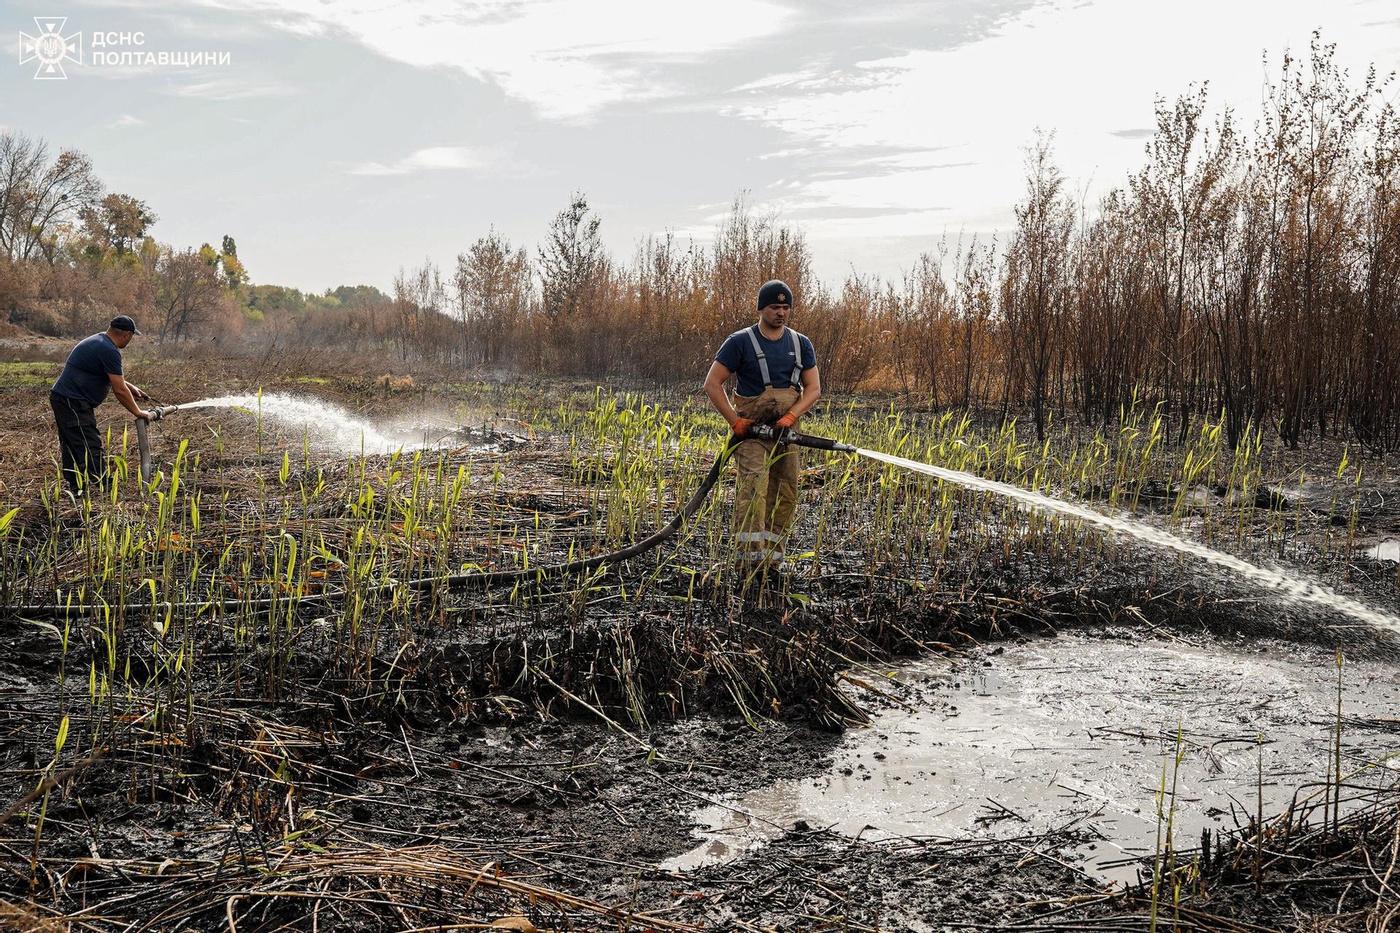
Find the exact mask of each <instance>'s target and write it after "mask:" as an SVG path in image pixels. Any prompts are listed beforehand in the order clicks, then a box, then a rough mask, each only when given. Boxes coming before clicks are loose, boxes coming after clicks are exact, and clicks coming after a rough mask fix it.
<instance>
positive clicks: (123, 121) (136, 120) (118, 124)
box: [107, 113, 146, 129]
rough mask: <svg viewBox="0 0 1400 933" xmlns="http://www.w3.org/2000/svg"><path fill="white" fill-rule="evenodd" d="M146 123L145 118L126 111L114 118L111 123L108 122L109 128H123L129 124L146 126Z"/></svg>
mask: <svg viewBox="0 0 1400 933" xmlns="http://www.w3.org/2000/svg"><path fill="white" fill-rule="evenodd" d="M145 125H146V121H145V120H143V119H141V118H140V117H133V116H132V115H131V114H129V113H124V114H122V115H121V116H119V117H117V118H116V119H115V120H113V121H112V122H111V123H108V124H107V127H108V128H109V129H121V128H123V127H128V126H145Z"/></svg>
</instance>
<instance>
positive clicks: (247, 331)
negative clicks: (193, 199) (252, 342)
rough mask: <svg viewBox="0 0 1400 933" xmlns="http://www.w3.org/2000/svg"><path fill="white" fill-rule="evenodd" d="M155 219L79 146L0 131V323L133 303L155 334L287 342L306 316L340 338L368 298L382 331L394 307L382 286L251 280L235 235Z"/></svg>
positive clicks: (170, 338) (50, 329) (55, 332)
mask: <svg viewBox="0 0 1400 933" xmlns="http://www.w3.org/2000/svg"><path fill="white" fill-rule="evenodd" d="M156 220H157V218H156V214H155V212H154V211H153V210H152V209H151V208H150V206H149V205H148V204H146V202H144V201H142V200H140V199H138V198H136V197H133V196H132V195H129V194H123V193H120V192H109V191H107V190H106V189H105V186H104V185H103V184H102V182H101V180H100V179H99V178H98V177H97V175H96V173H95V172H94V170H93V166H92V162H91V160H90V159H88V157H87V156H86V155H84V154H83V153H81V152H78V151H76V150H71V149H64V150H61V151H59V152H58V153H57V154H54V153H52V152H51V151H50V149H49V147H48V145H47V144H46V143H45V142H44V141H43V140H39V139H34V138H31V137H28V136H25V135H24V134H22V133H19V132H15V131H6V132H3V133H0V325H2V324H3V323H10V324H14V325H19V326H22V327H24V328H26V329H28V330H31V331H34V332H36V333H40V334H45V335H50V336H77V335H79V334H86V333H90V332H92V331H93V330H95V329H98V328H100V327H101V326H102V325H103V324H105V322H106V321H108V320H109V319H110V318H111V317H112V316H113V315H115V314H130V315H132V316H134V317H136V318H137V320H138V321H139V322H140V324H141V326H142V328H143V330H145V331H147V332H148V333H151V334H152V335H153V336H154V337H155V339H156V340H157V341H158V342H159V343H162V344H166V343H177V344H178V343H181V342H185V341H189V340H194V339H199V340H208V339H211V338H212V339H216V340H222V339H225V338H227V339H240V338H241V339H245V340H249V339H256V340H261V341H266V342H276V341H279V340H281V341H288V342H290V341H292V340H293V339H295V338H299V336H300V331H301V330H302V329H303V325H305V324H306V323H307V322H310V323H311V324H312V327H311V330H312V331H313V332H314V333H318V334H320V335H321V336H322V337H323V338H324V337H327V336H330V337H333V338H334V339H336V340H341V339H347V338H350V339H353V337H354V336H355V335H356V334H357V333H360V332H362V331H365V330H366V329H367V328H366V327H365V326H364V321H363V320H362V318H361V315H359V314H358V313H357V312H361V311H363V310H365V309H371V311H372V312H373V311H376V310H378V311H382V317H383V319H384V321H385V324H384V326H383V328H382V329H381V332H380V333H378V334H377V335H376V336H375V338H374V339H378V340H380V341H386V340H388V338H389V334H390V330H391V327H392V324H391V323H390V322H391V321H392V319H393V314H392V311H391V309H390V301H389V298H388V297H387V296H386V295H384V293H383V292H380V291H379V290H378V289H375V288H373V287H371V286H364V285H359V286H342V287H340V288H337V289H330V290H327V291H326V292H325V293H324V294H320V295H306V294H303V293H301V292H300V291H298V290H296V289H292V288H283V287H280V286H275V285H251V284H249V275H248V271H247V269H246V268H245V266H244V265H243V262H242V260H240V259H239V257H238V245H237V243H236V242H235V241H234V238H233V237H231V236H227V235H226V236H224V237H223V238H222V239H221V240H220V244H219V246H218V247H217V248H215V247H214V246H212V245H211V244H209V243H203V244H201V245H200V246H198V247H176V246H172V245H170V244H164V243H160V242H158V241H157V240H156V239H155V238H154V237H153V236H151V234H150V230H151V227H152V226H153V225H154V224H155V223H156ZM371 317H373V314H371ZM336 325H339V326H336ZM368 330H371V331H372V330H373V328H368Z"/></svg>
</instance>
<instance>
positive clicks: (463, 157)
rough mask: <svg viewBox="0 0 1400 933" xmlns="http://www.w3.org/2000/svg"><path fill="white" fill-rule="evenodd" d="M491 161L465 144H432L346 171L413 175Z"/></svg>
mask: <svg viewBox="0 0 1400 933" xmlns="http://www.w3.org/2000/svg"><path fill="white" fill-rule="evenodd" d="M489 161H490V160H489V159H488V158H486V157H485V156H484V155H483V154H482V153H481V152H479V151H477V150H475V149H468V148H466V147H464V146H431V147H429V148H427V149H419V150H418V151H417V152H413V153H410V154H409V155H406V156H404V157H403V158H402V159H399V160H397V161H395V162H390V163H387V164H386V163H383V162H361V163H359V164H358V165H353V166H351V167H350V168H348V169H347V170H346V171H347V172H348V173H349V174H351V175H411V174H413V173H415V172H424V171H440V170H443V169H475V168H482V167H483V166H485V165H486V164H487V163H488V162H489Z"/></svg>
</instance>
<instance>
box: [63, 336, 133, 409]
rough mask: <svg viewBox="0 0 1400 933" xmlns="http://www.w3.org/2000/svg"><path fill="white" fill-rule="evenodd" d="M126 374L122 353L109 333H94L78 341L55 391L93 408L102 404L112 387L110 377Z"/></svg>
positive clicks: (69, 355)
mask: <svg viewBox="0 0 1400 933" xmlns="http://www.w3.org/2000/svg"><path fill="white" fill-rule="evenodd" d="M121 374H122V351H121V350H118V349H117V345H116V344H115V343H113V342H112V338H111V337H108V336H107V335H106V334H93V335H92V336H91V337H84V338H83V339H82V340H80V341H78V345H77V346H75V347H74V348H73V351H72V352H71V353H69V354H68V362H66V363H64V364H63V372H61V373H59V374H58V381H57V382H55V383H54V384H53V391H54V393H55V394H57V395H62V396H63V397H64V398H75V399H80V400H82V401H84V402H87V403H88V404H90V405H101V404H102V400H103V399H105V398H106V397H107V390H108V389H109V388H111V386H112V380H111V379H109V378H108V377H109V376H113V375H116V376H120V375H121Z"/></svg>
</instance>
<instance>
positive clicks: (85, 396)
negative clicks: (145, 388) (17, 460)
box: [49, 314, 151, 496]
mask: <svg viewBox="0 0 1400 933" xmlns="http://www.w3.org/2000/svg"><path fill="white" fill-rule="evenodd" d="M139 333H141V332H140V331H139V330H137V329H136V322H135V321H133V320H132V319H131V318H129V317H127V316H126V315H125V314H119V315H117V316H116V317H114V318H112V323H111V324H109V325H108V327H107V330H106V331H105V332H104V333H100V334H93V335H92V336H91V337H85V338H83V339H82V340H80V341H78V343H77V345H76V346H74V347H73V349H72V351H71V352H69V354H68V360H67V362H65V363H64V364H63V372H61V373H59V376H58V380H57V381H56V382H54V384H53V388H51V389H50V390H49V404H50V405H51V406H53V417H54V422H55V424H57V425H58V446H59V451H60V453H61V454H62V457H63V478H64V479H65V480H66V481H67V482H68V488H69V489H71V490H72V491H73V495H75V496H81V495H83V494H85V493H86V492H87V491H88V490H89V489H90V488H91V487H92V486H95V485H99V484H100V483H101V478H102V474H103V473H104V472H105V469H106V467H105V461H104V460H103V454H102V435H101V434H100V433H99V432H98V430H97V416H96V415H95V414H94V413H93V409H95V408H96V407H97V406H98V405H101V404H102V402H103V400H104V399H106V398H107V390H108V389H111V390H112V392H113V393H114V394H115V395H116V396H117V400H118V401H119V402H121V403H122V405H123V406H124V407H125V408H126V410H127V411H129V412H131V413H132V414H133V415H135V416H136V417H137V418H145V419H147V420H149V419H150V417H151V413H150V412H148V411H145V410H144V409H142V408H141V406H139V405H137V404H136V400H137V399H144V398H146V393H145V392H142V391H141V389H140V388H139V387H137V386H136V384H135V383H131V382H127V381H126V378H125V377H124V376H123V375H122V348H123V347H125V346H126V345H127V344H128V343H130V342H131V338H132V337H133V336H135V335H136V334H139Z"/></svg>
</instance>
